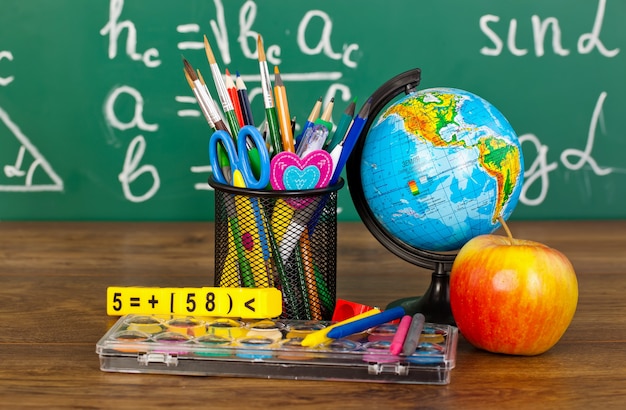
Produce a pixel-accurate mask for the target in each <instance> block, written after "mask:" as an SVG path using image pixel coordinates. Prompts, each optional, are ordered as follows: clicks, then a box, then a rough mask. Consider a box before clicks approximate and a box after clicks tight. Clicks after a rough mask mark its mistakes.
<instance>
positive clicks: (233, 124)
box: [204, 35, 240, 139]
mask: <svg viewBox="0 0 626 410" xmlns="http://www.w3.org/2000/svg"><path fill="white" fill-rule="evenodd" d="M204 51H205V52H206V57H207V60H209V67H210V68H211V75H212V76H213V82H214V83H215V88H216V89H217V96H218V97H219V99H220V102H221V103H222V109H223V110H224V115H225V116H226V120H227V121H228V125H229V126H230V131H231V135H232V136H233V138H235V139H236V138H237V137H236V135H237V133H238V132H239V128H240V127H239V122H238V121H237V115H236V114H235V107H234V106H233V102H232V101H231V100H230V97H229V96H228V91H227V90H226V84H225V83H224V78H223V77H222V73H221V72H220V67H219V66H218V65H217V62H216V61H215V56H214V55H213V51H212V50H211V46H210V45H209V40H207V37H206V35H205V36H204Z"/></svg>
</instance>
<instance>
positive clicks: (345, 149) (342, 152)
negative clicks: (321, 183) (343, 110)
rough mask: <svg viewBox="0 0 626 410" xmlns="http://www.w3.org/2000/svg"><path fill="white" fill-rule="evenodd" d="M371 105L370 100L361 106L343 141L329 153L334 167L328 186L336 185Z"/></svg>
mask: <svg viewBox="0 0 626 410" xmlns="http://www.w3.org/2000/svg"><path fill="white" fill-rule="evenodd" d="M371 105H372V99H371V98H370V99H368V100H367V102H366V103H365V104H363V107H362V108H361V110H360V111H359V114H358V115H357V116H356V118H355V119H354V121H352V125H351V126H350V131H348V134H346V136H345V137H344V139H343V140H342V141H341V142H340V143H339V144H337V146H336V147H335V148H334V149H333V150H332V151H331V153H330V156H331V158H332V159H333V167H335V169H334V171H333V176H332V178H331V179H330V185H333V184H336V183H337V181H338V180H339V176H340V175H341V171H342V170H343V167H344V166H345V165H346V162H347V161H348V157H349V156H350V154H351V153H352V150H353V149H354V146H355V145H356V142H357V140H358V139H359V135H361V131H362V130H363V127H364V126H365V123H366V122H367V118H368V117H369V112H370V107H371Z"/></svg>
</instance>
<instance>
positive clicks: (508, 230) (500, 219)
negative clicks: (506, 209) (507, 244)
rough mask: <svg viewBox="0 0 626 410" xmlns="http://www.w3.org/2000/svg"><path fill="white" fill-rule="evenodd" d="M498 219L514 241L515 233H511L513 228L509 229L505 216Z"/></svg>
mask: <svg viewBox="0 0 626 410" xmlns="http://www.w3.org/2000/svg"><path fill="white" fill-rule="evenodd" d="M498 221H500V225H502V227H503V228H504V231H505V232H506V235H507V236H508V237H509V240H510V241H511V243H513V234H512V233H511V230H510V229H509V227H508V225H507V224H506V222H504V218H502V217H501V216H499V217H498Z"/></svg>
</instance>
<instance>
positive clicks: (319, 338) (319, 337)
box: [301, 308, 380, 347]
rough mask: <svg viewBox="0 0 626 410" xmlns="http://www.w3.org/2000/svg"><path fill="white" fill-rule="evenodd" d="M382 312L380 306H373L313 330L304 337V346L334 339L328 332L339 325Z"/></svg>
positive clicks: (316, 344)
mask: <svg viewBox="0 0 626 410" xmlns="http://www.w3.org/2000/svg"><path fill="white" fill-rule="evenodd" d="M378 313H380V309H378V308H373V309H370V310H368V311H366V312H363V313H361V314H360V315H356V316H353V317H351V318H349V319H346V320H344V321H342V322H339V323H336V324H334V325H331V326H328V327H325V328H324V329H321V330H318V331H317V332H313V333H309V334H308V335H306V336H305V337H304V339H302V343H301V344H302V346H305V347H313V346H318V345H321V344H326V343H329V342H331V341H332V339H331V338H329V337H327V336H328V332H330V331H331V330H333V329H335V328H336V327H338V326H343V325H345V324H348V323H351V322H355V321H358V320H361V319H365V318H367V317H368V316H372V315H375V314H378Z"/></svg>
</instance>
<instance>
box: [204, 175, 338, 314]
mask: <svg viewBox="0 0 626 410" xmlns="http://www.w3.org/2000/svg"><path fill="white" fill-rule="evenodd" d="M209 185H210V186H211V187H213V189H214V190H215V286H219V287H261V288H263V287H275V288H277V289H279V290H280V291H281V293H282V297H283V313H282V316H281V317H282V318H286V319H298V320H330V319H331V318H332V315H333V311H334V309H335V301H336V287H337V276H336V273H337V272H336V270H337V196H338V191H339V189H341V188H342V187H343V185H344V181H343V179H340V180H339V182H337V183H336V184H334V185H333V186H329V187H326V188H321V189H312V190H303V191H269V190H268V191H265V190H253V189H247V188H236V187H233V186H231V185H224V184H220V183H218V182H216V181H215V180H213V179H209Z"/></svg>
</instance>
